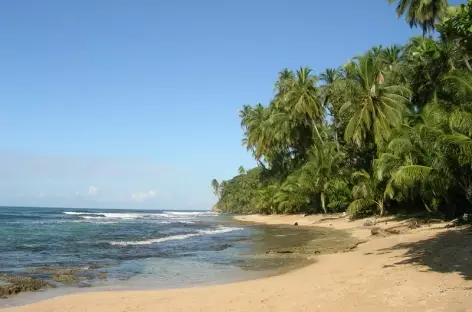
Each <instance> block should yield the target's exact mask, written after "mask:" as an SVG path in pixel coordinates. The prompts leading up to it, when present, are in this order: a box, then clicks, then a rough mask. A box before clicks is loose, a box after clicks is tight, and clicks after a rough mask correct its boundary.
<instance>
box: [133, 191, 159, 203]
mask: <svg viewBox="0 0 472 312" xmlns="http://www.w3.org/2000/svg"><path fill="white" fill-rule="evenodd" d="M156 194H157V193H156V191H155V190H149V191H147V192H142V193H133V194H131V198H132V199H133V200H135V201H137V202H142V201H145V200H148V199H151V198H155V197H156Z"/></svg>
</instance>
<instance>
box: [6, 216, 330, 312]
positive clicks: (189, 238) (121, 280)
mask: <svg viewBox="0 0 472 312" xmlns="http://www.w3.org/2000/svg"><path fill="white" fill-rule="evenodd" d="M297 228H298V227H297ZM316 235H318V236H319V235H320V233H315V232H314V231H313V230H308V229H304V228H301V227H300V228H299V229H295V227H290V228H289V229H288V228H283V227H267V226H266V227H264V226H250V225H246V224H241V223H236V222H235V221H233V220H232V218H231V216H228V215H220V214H216V213H213V212H209V211H159V210H113V209H60V208H28V207H0V237H1V239H0V275H3V276H27V277H32V278H37V279H42V280H46V281H50V282H51V283H54V284H55V285H56V286H57V288H56V289H54V290H48V291H43V292H41V293H40V294H39V295H38V294H37V293H36V294H34V295H28V294H27V293H25V294H20V295H17V296H13V297H11V298H8V299H3V300H0V305H3V306H5V305H6V306H9V305H16V304H22V303H28V302H30V301H34V300H39V299H44V298H46V297H48V296H49V297H51V296H55V295H60V294H64V293H71V292H79V291H90V290H102V289H106V290H114V289H159V288H175V287H192V286H196V285H209V284H217V283H227V282H233V281H239V280H247V279H253V278H258V277H262V276H268V275H272V274H276V273H278V272H280V271H281V270H287V269H288V268H290V267H293V266H297V265H300V264H301V263H302V261H301V260H300V259H299V258H297V257H290V255H289V252H284V251H282V252H280V253H279V254H278V253H272V251H274V250H278V249H280V248H282V249H283V248H286V247H288V246H301V245H303V244H304V243H306V242H308V241H310V240H312V239H313V238H314V237H316ZM321 236H323V235H321ZM285 253H287V255H284V254H285ZM2 301H3V304H2Z"/></svg>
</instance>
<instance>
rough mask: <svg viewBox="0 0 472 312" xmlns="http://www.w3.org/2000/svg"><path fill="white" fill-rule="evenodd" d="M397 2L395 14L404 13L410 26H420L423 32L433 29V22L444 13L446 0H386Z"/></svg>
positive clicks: (400, 14)
mask: <svg viewBox="0 0 472 312" xmlns="http://www.w3.org/2000/svg"><path fill="white" fill-rule="evenodd" d="M388 2H389V3H390V4H392V3H397V9H396V11H397V16H398V17H400V16H402V15H405V19H406V22H407V23H408V24H409V25H410V27H417V26H419V27H421V29H422V30H423V34H426V33H427V32H429V31H433V30H434V29H435V24H436V23H437V22H438V21H439V20H441V19H442V18H443V17H444V15H445V14H446V11H447V7H448V2H447V0H388Z"/></svg>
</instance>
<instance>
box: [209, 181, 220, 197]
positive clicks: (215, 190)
mask: <svg viewBox="0 0 472 312" xmlns="http://www.w3.org/2000/svg"><path fill="white" fill-rule="evenodd" d="M211 187H212V188H213V194H215V195H216V196H218V197H219V196H220V184H219V183H218V181H217V180H216V179H213V180H211Z"/></svg>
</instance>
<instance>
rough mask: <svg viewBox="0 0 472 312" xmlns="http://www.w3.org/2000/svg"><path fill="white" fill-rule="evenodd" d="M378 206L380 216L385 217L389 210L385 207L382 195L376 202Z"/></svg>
mask: <svg viewBox="0 0 472 312" xmlns="http://www.w3.org/2000/svg"><path fill="white" fill-rule="evenodd" d="M375 203H376V204H377V206H378V207H379V210H380V216H381V217H383V216H384V215H385V214H386V213H387V210H386V209H385V203H384V198H383V197H382V198H381V199H379V200H378V201H376V202H375Z"/></svg>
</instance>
